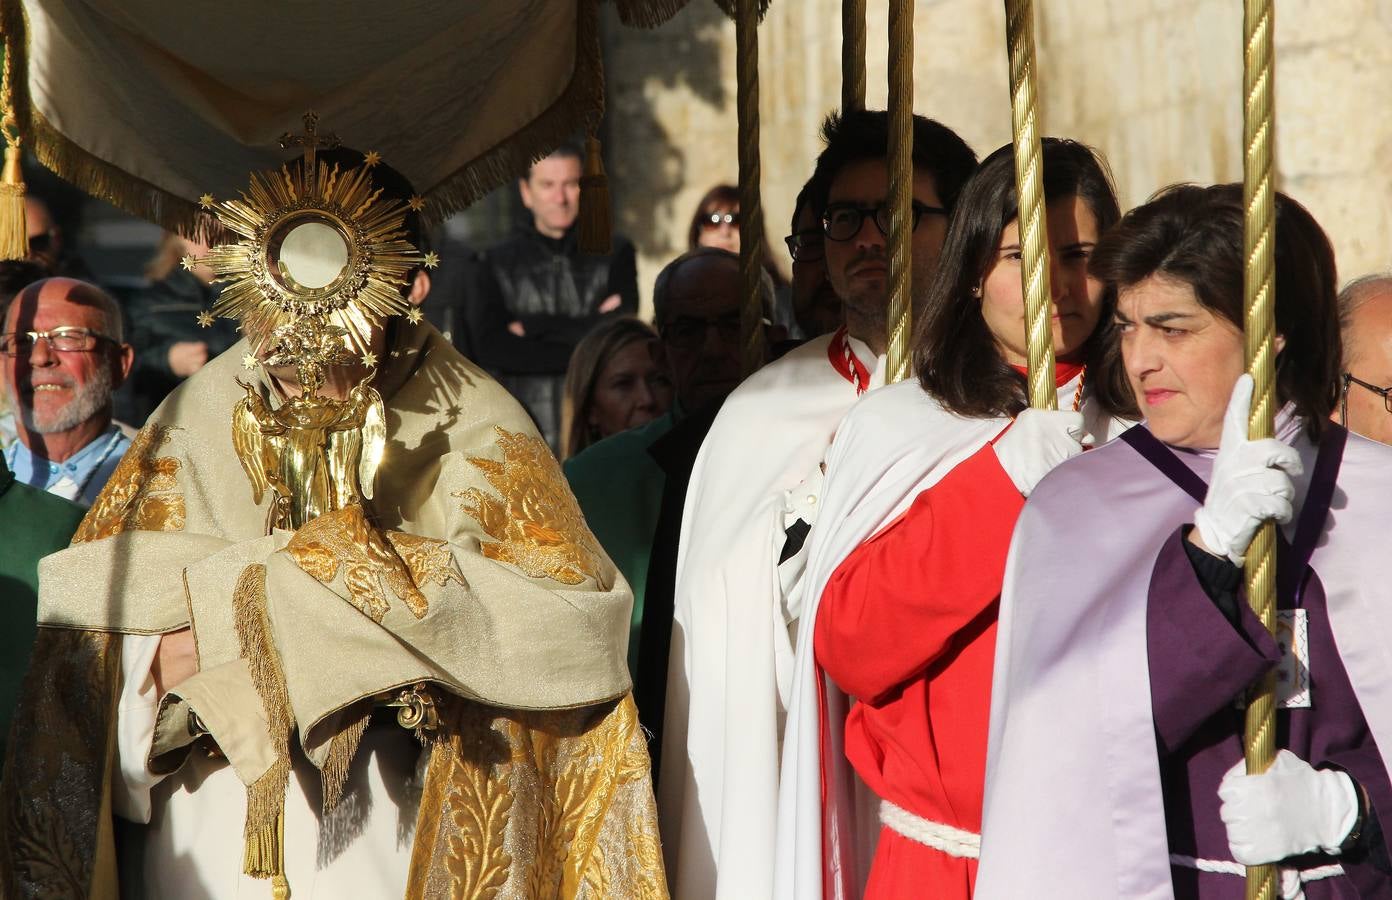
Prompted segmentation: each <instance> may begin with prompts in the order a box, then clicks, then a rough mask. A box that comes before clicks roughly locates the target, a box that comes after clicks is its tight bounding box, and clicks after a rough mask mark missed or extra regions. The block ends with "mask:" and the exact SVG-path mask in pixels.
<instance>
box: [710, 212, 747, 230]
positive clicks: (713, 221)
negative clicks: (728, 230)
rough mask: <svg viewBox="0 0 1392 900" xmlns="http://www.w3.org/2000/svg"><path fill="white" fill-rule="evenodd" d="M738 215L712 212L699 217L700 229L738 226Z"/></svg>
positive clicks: (735, 213)
mask: <svg viewBox="0 0 1392 900" xmlns="http://www.w3.org/2000/svg"><path fill="white" fill-rule="evenodd" d="M739 223H740V214H739V213H737V212H713V213H706V214H705V215H704V216H702V217H701V227H702V228H719V227H720V226H721V225H738V224H739Z"/></svg>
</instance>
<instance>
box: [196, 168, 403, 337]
mask: <svg viewBox="0 0 1392 900" xmlns="http://www.w3.org/2000/svg"><path fill="white" fill-rule="evenodd" d="M210 208H212V209H213V210H214V211H215V212H216V214H217V217H218V219H219V220H220V221H221V222H222V224H223V225H224V226H226V227H227V228H228V229H229V230H231V231H232V232H233V233H234V234H236V235H238V236H240V237H241V238H242V239H241V240H240V241H236V242H234V243H228V244H220V245H218V246H216V247H213V248H212V249H211V250H210V251H209V252H208V254H207V255H206V256H204V257H202V258H201V259H200V260H199V261H200V262H203V263H206V264H207V265H208V266H209V267H211V268H212V270H213V273H214V277H215V280H216V281H219V282H223V283H224V284H225V287H224V288H223V290H222V294H221V296H220V297H219V298H218V300H217V302H216V303H214V304H213V310H212V311H213V312H214V313H215V314H216V315H219V316H224V317H227V318H235V319H241V320H242V330H243V332H244V333H245V334H247V335H248V336H249V337H250V338H251V339H252V340H253V342H254V348H253V349H254V352H255V353H256V355H257V356H258V357H259V356H261V354H262V352H263V351H264V350H265V347H266V345H267V343H268V342H269V341H270V340H271V335H272V334H273V333H275V332H276V331H277V329H279V328H281V327H282V326H285V325H289V324H291V323H293V322H297V321H299V322H306V321H309V322H312V321H316V320H317V321H321V322H327V323H328V324H329V325H331V326H336V327H338V328H342V329H343V330H344V332H345V335H346V340H347V347H346V348H345V349H346V350H349V351H351V353H352V354H353V355H355V356H362V355H363V354H365V353H366V352H367V350H368V342H369V338H370V335H371V331H372V327H373V325H375V324H376V323H377V322H379V321H380V320H381V319H383V318H385V317H387V316H392V315H398V314H401V313H405V312H407V311H408V310H409V309H410V304H409V303H408V302H407V301H406V299H405V298H404V297H403V296H402V295H401V288H402V287H403V286H404V285H405V284H406V280H407V276H408V275H409V274H410V272H411V270H412V269H414V268H416V267H417V266H421V265H423V264H425V261H426V260H425V257H424V256H423V255H422V254H421V252H420V251H419V250H417V249H416V248H415V247H414V246H412V245H411V244H410V243H409V242H408V241H407V240H406V239H405V238H406V231H405V217H406V214H407V212H408V208H407V206H406V204H405V203H403V202H402V201H400V200H397V199H394V198H390V197H384V196H382V191H381V189H380V188H376V187H374V186H373V184H372V176H371V174H370V172H369V167H367V166H359V167H355V168H350V169H347V170H346V171H345V170H342V169H340V168H339V166H337V165H330V164H328V163H326V162H323V161H321V160H315V161H314V162H313V163H312V164H310V165H304V164H303V163H301V164H298V165H295V166H294V167H293V168H292V166H290V165H287V166H282V167H281V168H280V169H279V170H276V171H272V172H253V173H252V175H251V182H250V185H249V186H248V189H247V191H246V192H244V193H243V194H242V196H241V197H240V198H239V199H233V200H223V201H216V200H215V201H212V203H211V204H210ZM301 219H303V220H304V221H320V222H325V223H326V224H328V225H330V226H331V227H333V228H334V229H335V230H336V231H338V232H339V233H340V236H341V237H342V238H343V240H344V243H345V244H346V245H347V255H348V260H347V265H346V266H345V267H344V269H343V271H342V274H341V275H340V276H339V277H338V278H337V279H335V280H334V281H333V282H332V283H330V284H328V285H326V286H325V287H323V288H320V289H317V290H311V289H306V288H304V287H303V286H298V285H295V286H293V287H292V286H288V285H286V284H285V283H284V282H283V280H282V279H281V278H277V277H276V275H275V274H274V273H273V272H272V271H271V270H270V267H269V266H270V262H269V261H270V259H271V250H272V247H271V244H272V242H273V241H274V240H275V239H276V238H277V237H280V238H283V236H284V233H285V232H286V231H287V230H288V229H287V228H286V226H287V225H291V224H293V223H294V222H297V221H299V220H301Z"/></svg>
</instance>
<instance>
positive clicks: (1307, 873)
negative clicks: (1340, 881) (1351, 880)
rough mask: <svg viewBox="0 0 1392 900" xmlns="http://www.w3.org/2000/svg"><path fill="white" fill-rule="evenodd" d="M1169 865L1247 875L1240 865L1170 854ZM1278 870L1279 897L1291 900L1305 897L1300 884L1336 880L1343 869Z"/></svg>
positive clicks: (1336, 864)
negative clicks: (1279, 877)
mask: <svg viewBox="0 0 1392 900" xmlns="http://www.w3.org/2000/svg"><path fill="white" fill-rule="evenodd" d="M1170 863H1171V865H1176V866H1183V867H1184V868H1186V869H1197V870H1198V871H1200V872H1214V873H1217V874H1220V875H1239V876H1245V875H1246V874H1247V867H1246V866H1244V865H1243V864H1242V863H1238V862H1232V861H1231V860H1226V859H1196V858H1194V857H1192V856H1184V855H1182V854H1179V853H1171V854H1170ZM1278 868H1279V869H1280V871H1281V895H1282V896H1283V897H1292V898H1298V897H1303V896H1305V893H1304V891H1302V890H1300V886H1301V885H1302V884H1308V883H1309V882H1311V881H1323V880H1324V879H1326V878H1337V877H1339V876H1340V875H1342V874H1344V867H1343V866H1341V865H1339V864H1338V863H1334V864H1333V865H1328V866H1316V867H1315V868H1313V869H1292V868H1290V867H1288V866H1279V867H1278Z"/></svg>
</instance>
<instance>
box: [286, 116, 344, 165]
mask: <svg viewBox="0 0 1392 900" xmlns="http://www.w3.org/2000/svg"><path fill="white" fill-rule="evenodd" d="M304 129H305V133H304V134H302V135H301V134H291V133H290V132H288V131H287V132H285V133H284V134H282V135H281V136H280V149H282V150H289V149H290V148H291V147H304V160H305V171H306V172H313V171H314V154H315V151H316V150H318V149H319V148H320V147H323V148H324V149H325V150H332V149H334V148H335V147H337V146H338V145H339V144H341V143H342V141H340V140H339V139H338V135H336V134H334V133H333V132H332V131H331V132H329V133H328V134H325V135H320V134H319V114H318V113H317V112H315V111H314V110H312V109H311V110H310V111H309V112H307V113H305V114H304Z"/></svg>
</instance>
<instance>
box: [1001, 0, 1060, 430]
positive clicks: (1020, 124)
mask: <svg viewBox="0 0 1392 900" xmlns="http://www.w3.org/2000/svg"><path fill="white" fill-rule="evenodd" d="M1005 31H1006V42H1007V44H1008V45H1009V49H1010V112H1011V122H1012V125H1013V130H1014V143H1015V191H1016V196H1018V197H1019V201H1020V202H1019V208H1020V214H1019V220H1018V222H1017V224H1018V227H1019V229H1020V251H1021V256H1022V257H1023V263H1022V265H1021V268H1020V280H1021V283H1022V286H1023V289H1024V295H1025V339H1026V347H1028V350H1029V403H1030V406H1031V407H1033V408H1034V409H1058V389H1057V388H1056V387H1055V385H1054V328H1053V321H1052V316H1051V310H1050V305H1051V296H1052V294H1051V291H1050V287H1049V235H1048V227H1047V225H1048V223H1047V220H1046V217H1045V203H1044V157H1043V153H1042V151H1041V149H1040V143H1039V111H1038V108H1037V102H1036V90H1035V73H1036V71H1037V70H1036V68H1035V64H1034V4H1033V3H1032V2H1031V0H1005Z"/></svg>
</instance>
